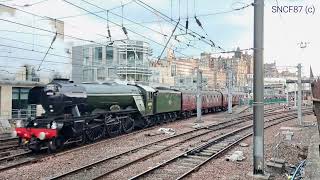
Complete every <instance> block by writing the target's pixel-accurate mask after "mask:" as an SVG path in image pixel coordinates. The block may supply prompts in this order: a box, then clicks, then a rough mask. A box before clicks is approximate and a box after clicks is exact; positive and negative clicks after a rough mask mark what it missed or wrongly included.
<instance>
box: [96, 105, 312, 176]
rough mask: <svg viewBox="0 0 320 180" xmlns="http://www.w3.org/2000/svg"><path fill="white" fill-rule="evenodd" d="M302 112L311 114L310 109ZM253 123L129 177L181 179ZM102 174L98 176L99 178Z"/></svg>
mask: <svg viewBox="0 0 320 180" xmlns="http://www.w3.org/2000/svg"><path fill="white" fill-rule="evenodd" d="M304 114H312V112H311V111H308V112H304ZM296 117H297V116H296V114H290V115H288V116H284V117H282V118H279V117H276V118H274V119H271V120H268V121H266V125H265V127H264V128H265V129H266V128H269V127H271V126H274V125H277V124H280V123H282V122H285V121H288V120H292V119H295V118H296ZM252 126H253V124H250V125H247V126H244V127H241V128H239V129H236V130H234V131H232V132H229V133H227V134H224V135H222V136H219V137H216V138H214V139H212V140H210V141H208V142H206V143H204V144H201V145H199V146H197V147H195V148H192V149H191V150H189V151H187V152H184V153H181V154H179V155H177V156H175V157H173V158H171V159H169V160H167V161H165V162H162V163H161V164H158V165H156V166H154V167H152V168H149V169H148V170H146V171H144V172H142V173H140V174H138V175H136V176H134V177H132V178H130V180H134V179H163V178H164V179H176V180H178V179H182V178H185V177H187V176H189V175H190V174H192V173H193V172H194V171H196V170H197V169H199V168H200V167H201V166H202V165H204V164H206V163H207V162H208V161H210V160H211V159H214V158H217V157H219V156H220V155H222V154H224V153H225V152H226V151H227V150H228V149H230V148H231V147H233V146H234V145H236V144H238V143H239V142H240V141H242V140H244V139H245V138H247V137H249V136H251V135H252V130H251V128H252ZM101 177H103V176H100V177H99V178H101Z"/></svg>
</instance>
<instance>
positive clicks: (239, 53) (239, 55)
mask: <svg viewBox="0 0 320 180" xmlns="http://www.w3.org/2000/svg"><path fill="white" fill-rule="evenodd" d="M241 55H242V53H241V50H240V47H237V50H236V52H234V57H235V58H239V59H241Z"/></svg>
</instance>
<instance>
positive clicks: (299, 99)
mask: <svg viewBox="0 0 320 180" xmlns="http://www.w3.org/2000/svg"><path fill="white" fill-rule="evenodd" d="M301 91H302V83H301V64H298V123H299V125H302V110H301V108H302V92H301Z"/></svg>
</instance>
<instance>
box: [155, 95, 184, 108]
mask: <svg viewBox="0 0 320 180" xmlns="http://www.w3.org/2000/svg"><path fill="white" fill-rule="evenodd" d="M155 97H156V98H155V113H164V112H174V111H180V110H181V92H178V91H170V90H159V91H158V92H157V95H156V96H155Z"/></svg>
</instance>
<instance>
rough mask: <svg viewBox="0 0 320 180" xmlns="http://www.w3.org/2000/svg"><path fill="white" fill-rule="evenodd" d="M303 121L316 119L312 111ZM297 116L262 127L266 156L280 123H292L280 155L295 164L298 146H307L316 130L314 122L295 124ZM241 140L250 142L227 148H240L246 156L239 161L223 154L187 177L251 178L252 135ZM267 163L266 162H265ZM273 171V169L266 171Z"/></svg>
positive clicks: (270, 154) (272, 146) (287, 125)
mask: <svg viewBox="0 0 320 180" xmlns="http://www.w3.org/2000/svg"><path fill="white" fill-rule="evenodd" d="M304 120H305V121H309V122H312V123H314V122H316V118H315V116H313V115H308V116H305V117H304ZM296 124H297V120H296V119H294V120H291V121H287V122H284V123H281V124H278V125H276V126H273V127H270V128H268V129H267V130H266V131H265V159H266V160H270V158H271V157H273V155H274V154H276V153H275V150H274V145H275V144H276V143H275V141H274V140H275V139H276V138H275V135H276V134H277V133H279V132H280V128H281V127H291V128H295V129H297V130H294V136H293V138H292V141H290V142H283V143H281V144H280V146H279V157H280V158H281V159H284V160H286V161H287V162H288V165H290V164H294V165H296V164H298V163H299V162H300V160H301V158H300V157H299V152H301V151H300V149H303V148H304V147H307V146H308V144H309V140H310V137H311V135H312V134H314V133H317V129H316V126H308V127H299V126H297V125H296ZM243 143H246V144H249V146H248V147H241V146H236V147H234V148H233V149H231V150H230V151H229V152H234V151H243V153H244V156H245V157H246V159H245V160H244V161H241V162H230V161H226V160H225V158H226V156H227V155H228V154H226V155H224V156H221V157H220V158H218V159H214V160H212V161H210V162H208V163H207V164H206V165H205V166H203V167H201V168H200V169H199V171H197V172H196V173H193V174H192V175H191V176H190V177H188V178H187V179H199V177H201V179H219V180H247V179H251V177H250V176H249V175H248V174H249V173H251V172H252V170H253V165H252V148H253V146H252V136H251V137H249V138H247V139H245V140H244V141H243ZM265 163H266V162H265ZM269 173H271V174H273V173H272V172H269ZM273 179H279V180H280V179H287V177H286V176H285V175H284V174H281V175H273Z"/></svg>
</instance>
